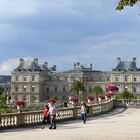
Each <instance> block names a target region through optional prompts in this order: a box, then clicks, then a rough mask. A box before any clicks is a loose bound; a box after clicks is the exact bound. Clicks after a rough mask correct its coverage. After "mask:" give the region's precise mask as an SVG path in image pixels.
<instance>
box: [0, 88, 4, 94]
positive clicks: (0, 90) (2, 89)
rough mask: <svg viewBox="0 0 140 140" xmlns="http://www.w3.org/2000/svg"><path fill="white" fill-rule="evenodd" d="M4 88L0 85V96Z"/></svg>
mask: <svg viewBox="0 0 140 140" xmlns="http://www.w3.org/2000/svg"><path fill="white" fill-rule="evenodd" d="M3 92H4V88H3V87H1V86H0V96H1V95H2V94H3Z"/></svg>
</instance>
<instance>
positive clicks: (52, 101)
mask: <svg viewBox="0 0 140 140" xmlns="http://www.w3.org/2000/svg"><path fill="white" fill-rule="evenodd" d="M47 103H52V104H55V103H56V100H55V99H53V98H51V99H49V100H47Z"/></svg>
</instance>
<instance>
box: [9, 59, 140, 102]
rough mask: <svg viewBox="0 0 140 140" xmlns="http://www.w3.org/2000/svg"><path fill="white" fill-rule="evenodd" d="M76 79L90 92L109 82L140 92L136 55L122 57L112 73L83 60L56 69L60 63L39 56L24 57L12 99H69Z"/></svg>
mask: <svg viewBox="0 0 140 140" xmlns="http://www.w3.org/2000/svg"><path fill="white" fill-rule="evenodd" d="M75 80H80V81H83V82H84V84H85V86H86V91H87V92H86V94H88V93H89V92H90V89H91V87H94V86H96V85H100V86H101V87H102V88H103V89H104V91H105V90H106V86H107V85H110V84H115V85H116V86H118V87H119V91H120V92H122V91H123V90H129V91H130V92H132V93H134V94H136V95H137V96H139V95H140V69H138V68H137V66H136V58H133V60H132V61H122V60H121V59H120V58H118V65H117V67H116V68H115V69H113V70H112V71H111V72H103V71H96V70H93V69H92V64H90V65H89V66H85V65H81V64H80V63H79V62H77V63H74V67H73V69H72V70H69V71H64V72H56V65H54V66H53V67H50V68H49V67H48V63H47V62H45V63H44V64H42V65H41V64H39V63H38V59H36V58H35V59H34V60H33V61H24V60H23V59H20V64H19V66H18V67H17V68H16V69H15V70H14V72H13V73H12V80H11V95H12V99H13V100H15V99H26V101H27V102H29V103H30V102H31V100H32V99H33V98H34V99H35V100H36V101H44V100H45V99H48V98H50V97H52V96H57V98H58V99H59V100H60V101H65V100H66V98H67V97H68V96H69V95H70V87H71V84H72V83H73V82H74V81H75Z"/></svg>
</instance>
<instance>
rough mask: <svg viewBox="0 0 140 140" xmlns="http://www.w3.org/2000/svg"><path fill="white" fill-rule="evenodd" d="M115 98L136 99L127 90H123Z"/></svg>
mask: <svg viewBox="0 0 140 140" xmlns="http://www.w3.org/2000/svg"><path fill="white" fill-rule="evenodd" d="M117 99H136V97H135V96H134V95H133V94H132V93H131V92H129V91H123V92H122V93H121V94H119V95H118V96H117Z"/></svg>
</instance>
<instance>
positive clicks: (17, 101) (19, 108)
mask: <svg viewBox="0 0 140 140" xmlns="http://www.w3.org/2000/svg"><path fill="white" fill-rule="evenodd" d="M15 104H16V106H17V109H18V111H19V112H21V107H23V106H25V102H24V101H23V100H16V102H15Z"/></svg>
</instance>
